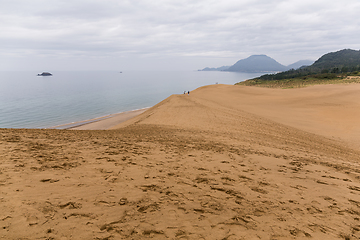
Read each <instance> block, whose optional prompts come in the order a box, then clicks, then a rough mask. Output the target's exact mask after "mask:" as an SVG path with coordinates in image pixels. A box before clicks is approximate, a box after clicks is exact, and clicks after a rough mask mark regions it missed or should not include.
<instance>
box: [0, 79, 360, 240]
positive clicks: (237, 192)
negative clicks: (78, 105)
mask: <svg viewBox="0 0 360 240" xmlns="http://www.w3.org/2000/svg"><path fill="white" fill-rule="evenodd" d="M125 115H126V114H125ZM117 117H119V118H117ZM125 118H126V119H125ZM359 119H360V84H335V85H318V86H311V87H306V88H299V89H268V88H259V87H245V86H234V85H223V84H216V85H208V86H204V87H200V88H198V89H196V90H194V91H191V92H190V94H189V95H187V94H186V95H184V94H178V95H177V94H175V95H171V96H170V97H168V98H166V99H164V100H163V101H161V102H159V103H158V104H156V105H155V106H153V107H151V108H149V109H146V110H142V111H141V112H133V115H128V114H127V117H124V115H122V116H121V115H119V116H114V117H113V118H105V119H101V120H99V121H94V122H91V123H88V124H85V125H81V126H76V127H75V128H71V129H68V130H61V129H0V156H1V160H2V161H1V162H0V202H1V204H0V229H1V230H0V238H1V239H148V238H153V239H228V240H230V239H359V238H360V180H359V179H360V126H359V124H358V121H359ZM81 129H83V130H81Z"/></svg>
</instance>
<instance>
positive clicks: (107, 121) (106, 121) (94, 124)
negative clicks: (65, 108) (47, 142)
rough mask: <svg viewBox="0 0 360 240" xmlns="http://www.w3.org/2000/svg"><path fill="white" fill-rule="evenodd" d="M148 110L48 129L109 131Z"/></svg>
mask: <svg viewBox="0 0 360 240" xmlns="http://www.w3.org/2000/svg"><path fill="white" fill-rule="evenodd" d="M149 108H150V107H146V108H140V109H135V110H131V111H125V112H120V113H114V114H109V115H106V116H102V117H97V118H92V119H87V120H84V121H78V122H72V123H66V124H61V125H57V126H53V127H50V128H47V129H60V130H65V129H67V130H107V129H109V128H111V127H114V126H116V125H118V124H120V123H122V122H125V121H127V120H129V119H131V118H133V117H135V116H137V115H140V114H141V113H143V112H145V111H146V110H147V109H149Z"/></svg>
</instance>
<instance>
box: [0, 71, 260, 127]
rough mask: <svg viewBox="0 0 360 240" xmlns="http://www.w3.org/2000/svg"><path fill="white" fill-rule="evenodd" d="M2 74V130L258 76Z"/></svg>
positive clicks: (67, 119) (83, 115) (55, 121)
mask: <svg viewBox="0 0 360 240" xmlns="http://www.w3.org/2000/svg"><path fill="white" fill-rule="evenodd" d="M52 73H53V76H50V77H38V76H37V72H0V128H47V127H52V126H56V125H60V124H65V123H71V122H77V121H82V120H87V119H91V118H96V117H100V116H105V115H108V114H113V113H119V112H124V111H129V110H135V109H140V108H145V107H151V106H153V105H155V104H156V103H158V102H160V101H162V100H163V99H165V98H167V97H169V96H170V95H172V94H181V93H183V92H184V91H188V90H189V91H192V90H194V89H196V88H198V87H201V86H204V85H209V84H215V83H222V84H235V83H237V82H240V81H244V80H246V79H250V78H254V77H257V76H260V75H261V74H250V73H233V72H201V71H181V72H180V71H179V72H177V71H171V72H170V71H169V72H166V71H161V72H156V71H149V72H145V71H138V72H137V71H129V72H126V71H125V72H123V73H120V72H115V71H114V72H111V71H104V72H100V71H94V72H92V71H86V72H66V71H59V72H56V71H54V72H52Z"/></svg>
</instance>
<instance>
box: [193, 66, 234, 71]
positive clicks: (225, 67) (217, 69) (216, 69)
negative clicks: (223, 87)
mask: <svg viewBox="0 0 360 240" xmlns="http://www.w3.org/2000/svg"><path fill="white" fill-rule="evenodd" d="M229 67H230V66H222V67H218V68H209V67H206V68H204V69H202V70H199V71H225V70H227V69H228V68H229Z"/></svg>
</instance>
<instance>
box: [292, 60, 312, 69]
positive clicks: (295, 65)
mask: <svg viewBox="0 0 360 240" xmlns="http://www.w3.org/2000/svg"><path fill="white" fill-rule="evenodd" d="M313 63H314V61H311V60H300V61H297V62H295V63H293V64H290V65H288V66H287V68H288V69H298V68H300V67H304V66H310V65H311V64H313Z"/></svg>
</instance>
